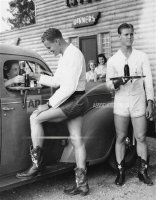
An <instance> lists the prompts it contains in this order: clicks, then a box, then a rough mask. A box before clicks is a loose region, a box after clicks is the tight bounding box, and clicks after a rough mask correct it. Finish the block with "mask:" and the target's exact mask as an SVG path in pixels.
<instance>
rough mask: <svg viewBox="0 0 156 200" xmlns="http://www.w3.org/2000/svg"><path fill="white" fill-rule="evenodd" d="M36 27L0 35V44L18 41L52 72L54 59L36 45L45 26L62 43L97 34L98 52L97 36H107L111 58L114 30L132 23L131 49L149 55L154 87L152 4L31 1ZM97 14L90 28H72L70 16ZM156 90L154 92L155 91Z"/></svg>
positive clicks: (135, 0)
mask: <svg viewBox="0 0 156 200" xmlns="http://www.w3.org/2000/svg"><path fill="white" fill-rule="evenodd" d="M35 3H36V24H35V25H31V26H28V27H24V28H21V29H18V30H12V31H7V32H4V33H0V42H1V43H4V42H6V43H10V44H11V43H13V42H14V41H15V40H16V39H17V38H18V37H20V38H21V41H20V46H23V47H26V48H30V49H33V50H35V51H37V52H38V53H39V54H40V55H41V56H42V57H43V58H44V59H45V61H46V62H47V64H48V65H49V66H50V67H51V69H52V70H53V71H55V69H56V66H57V61H58V58H55V57H53V56H52V55H50V54H49V52H48V51H47V50H46V49H45V47H44V46H43V44H42V43H41V42H40V41H41V40H40V37H41V35H42V33H43V32H44V31H45V30H46V29H47V28H49V27H55V28H59V29H60V30H61V31H62V33H63V36H64V37H65V39H66V40H68V41H69V40H70V38H77V39H79V37H82V36H89V35H97V38H98V53H101V52H102V51H103V49H102V46H101V33H109V35H110V40H111V54H110V55H109V56H111V55H112V54H114V53H115V52H116V51H117V49H118V48H119V41H118V35H117V27H118V26H119V25H120V24H121V23H123V22H128V23H132V24H133V25H134V27H135V42H134V47H136V48H138V49H140V50H143V51H144V52H146V53H147V54H148V56H149V59H150V63H151V68H152V74H153V80H154V86H155V88H156V1H153V0H99V1H96V0H92V3H85V4H80V5H78V6H75V7H70V8H69V7H68V6H66V1H65V0H44V1H43V0H35ZM92 12H101V16H100V18H99V20H98V23H97V24H96V25H93V26H88V27H82V28H73V27H72V22H73V19H74V17H76V16H79V15H83V14H87V13H88V14H89V13H92ZM77 45H79V40H78V43H77ZM155 91H156V89H155Z"/></svg>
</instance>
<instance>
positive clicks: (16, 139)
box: [0, 44, 154, 191]
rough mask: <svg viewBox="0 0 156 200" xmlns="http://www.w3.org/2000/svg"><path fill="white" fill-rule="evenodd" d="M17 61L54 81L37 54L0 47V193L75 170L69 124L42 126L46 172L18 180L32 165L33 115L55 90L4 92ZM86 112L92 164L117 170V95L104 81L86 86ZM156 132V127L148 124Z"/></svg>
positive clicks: (130, 154) (130, 147)
mask: <svg viewBox="0 0 156 200" xmlns="http://www.w3.org/2000/svg"><path fill="white" fill-rule="evenodd" d="M8 60H17V61H19V63H20V65H23V66H24V67H25V68H27V69H28V70H30V71H37V72H38V73H44V74H48V75H50V76H52V75H53V74H52V72H51V70H50V68H49V67H48V66H47V64H46V63H45V62H44V60H43V59H42V58H41V57H40V56H39V55H38V54H37V53H35V52H33V51H30V50H26V49H23V48H20V47H17V46H7V45H4V44H1V45H0V85H1V88H0V191H3V190H6V189H9V188H13V187H17V186H20V185H23V184H27V183H30V182H34V181H37V180H40V179H42V178H46V177H49V176H50V175H51V176H52V175H57V174H60V173H64V172H66V171H68V170H71V169H73V167H74V165H75V160H74V154H73V147H72V145H71V143H70V138H69V133H68V129H67V126H66V121H64V122H61V123H48V122H46V123H44V130H45V142H44V149H45V151H44V157H45V161H46V165H47V167H46V169H45V170H44V172H43V173H42V174H40V175H38V176H37V177H35V178H32V179H25V180H24V179H18V178H16V176H15V175H16V173H17V172H20V171H23V170H24V169H26V168H28V167H29V166H30V163H31V160H30V155H29V148H30V145H31V137H30V125H29V116H30V114H31V113H32V112H33V111H34V110H35V109H36V108H37V106H38V105H39V104H44V103H46V102H47V101H48V98H49V97H50V96H51V95H52V94H53V92H54V91H53V89H51V88H49V87H45V86H42V85H39V84H37V83H36V84H35V85H34V84H33V85H30V86H24V85H14V86H9V87H7V88H6V87H5V85H4V73H5V62H6V61H8ZM86 95H87V96H88V99H89V106H88V110H87V112H86V113H85V115H84V122H83V128H82V135H83V138H84V141H85V145H86V150H87V163H88V165H93V164H97V163H100V162H104V161H105V162H106V161H108V163H109V164H110V165H111V166H112V167H113V168H115V156H114V142H115V128H114V121H113V93H112V92H111V91H110V90H109V89H108V88H107V86H106V84H105V83H103V82H97V83H87V90H86ZM149 130H150V132H151V133H152V132H154V122H151V124H150V129H149ZM132 132H133V131H132V128H131V124H130V128H129V137H128V138H127V139H126V144H127V153H126V164H127V167H130V166H131V165H132V164H133V163H134V161H135V157H136V150H135V140H134V139H133V134H132Z"/></svg>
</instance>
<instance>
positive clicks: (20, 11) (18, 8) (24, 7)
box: [8, 0, 35, 29]
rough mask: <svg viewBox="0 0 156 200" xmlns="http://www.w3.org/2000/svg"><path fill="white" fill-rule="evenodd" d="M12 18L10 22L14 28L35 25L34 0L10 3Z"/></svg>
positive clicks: (18, 0)
mask: <svg viewBox="0 0 156 200" xmlns="http://www.w3.org/2000/svg"><path fill="white" fill-rule="evenodd" d="M9 7H10V8H9V10H8V11H9V12H10V13H11V15H12V17H9V18H8V22H9V23H10V24H11V27H12V29H13V28H20V27H23V26H27V25H30V24H34V23H35V5H34V2H33V0H12V1H10V2H9Z"/></svg>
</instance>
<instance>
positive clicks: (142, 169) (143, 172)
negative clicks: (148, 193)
mask: <svg viewBox="0 0 156 200" xmlns="http://www.w3.org/2000/svg"><path fill="white" fill-rule="evenodd" d="M138 161H139V162H138V178H139V180H140V181H142V182H144V183H145V184H147V185H153V182H152V180H151V179H150V177H149V176H148V173H147V170H148V165H149V164H148V161H145V160H144V159H142V158H141V157H138Z"/></svg>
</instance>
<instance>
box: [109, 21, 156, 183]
mask: <svg viewBox="0 0 156 200" xmlns="http://www.w3.org/2000/svg"><path fill="white" fill-rule="evenodd" d="M118 34H119V39H120V43H121V47H120V49H119V50H118V51H117V53H115V54H114V55H113V56H112V57H111V58H110V59H109V60H108V62H107V74H106V81H107V85H108V86H109V87H110V88H111V89H115V99H114V121H115V128H116V145H115V152H116V161H117V167H118V174H117V178H116V180H115V184H117V185H123V184H124V182H125V166H124V163H125V162H124V157H125V138H126V137H127V132H128V125H129V120H130V119H131V122H132V126H133V133H134V137H135V138H136V142H137V154H138V158H139V168H138V178H139V180H141V181H143V182H144V183H145V184H147V185H152V184H153V182H152V181H151V179H150V178H149V176H148V174H147V167H148V162H147V157H148V156H147V145H146V141H145V137H146V129H147V119H150V118H151V117H152V108H153V99H154V90H153V83H152V75H151V69H150V65H149V61H148V58H147V55H146V54H145V53H143V52H142V51H138V50H136V49H134V48H132V44H133V40H134V28H133V25H131V24H127V23H124V24H121V25H120V26H119V28H118ZM125 65H128V67H129V73H130V75H131V76H142V75H144V76H145V78H139V79H133V80H130V79H122V78H119V79H118V80H116V81H111V80H110V78H113V77H121V76H124V67H125Z"/></svg>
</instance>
